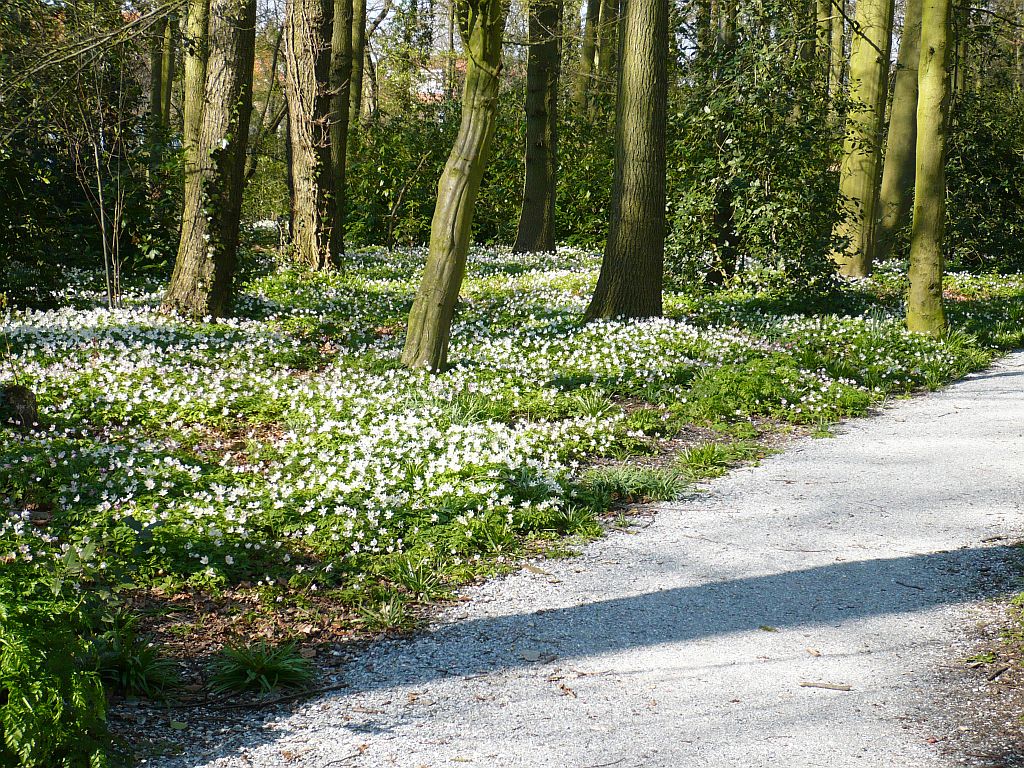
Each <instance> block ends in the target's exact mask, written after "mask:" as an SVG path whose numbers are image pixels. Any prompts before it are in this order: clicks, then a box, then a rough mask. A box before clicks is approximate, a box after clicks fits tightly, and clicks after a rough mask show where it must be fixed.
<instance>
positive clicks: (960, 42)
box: [953, 0, 971, 95]
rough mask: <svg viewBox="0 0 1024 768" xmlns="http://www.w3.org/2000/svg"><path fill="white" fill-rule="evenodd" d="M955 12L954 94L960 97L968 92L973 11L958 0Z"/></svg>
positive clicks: (964, 1)
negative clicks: (968, 66)
mask: <svg viewBox="0 0 1024 768" xmlns="http://www.w3.org/2000/svg"><path fill="white" fill-rule="evenodd" d="M955 11H956V58H955V59H954V60H953V72H954V76H953V92H954V93H956V94H958V95H959V94H961V93H963V92H964V91H966V90H967V59H968V54H969V51H968V31H969V30H970V26H971V9H970V6H969V5H968V3H967V0H958V2H957V4H956V6H955Z"/></svg>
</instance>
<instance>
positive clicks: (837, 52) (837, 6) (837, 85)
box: [828, 0, 846, 114]
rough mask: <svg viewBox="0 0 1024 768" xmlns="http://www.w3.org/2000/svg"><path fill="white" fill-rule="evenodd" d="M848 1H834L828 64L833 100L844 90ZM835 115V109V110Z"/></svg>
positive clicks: (830, 90) (829, 87)
mask: <svg viewBox="0 0 1024 768" xmlns="http://www.w3.org/2000/svg"><path fill="white" fill-rule="evenodd" d="M845 3H846V0H832V18H831V20H830V26H831V29H830V32H829V34H830V37H831V43H830V45H829V62H828V93H829V96H831V97H832V98H833V99H834V98H836V96H838V95H839V94H840V93H841V92H842V90H843V64H844V63H845V61H846V51H845V48H844V46H845V42H846V18H845V17H844V15H843V13H842V11H843V9H844V8H845ZM833 114H835V109H834V108H833Z"/></svg>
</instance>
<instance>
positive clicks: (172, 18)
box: [160, 13, 178, 128]
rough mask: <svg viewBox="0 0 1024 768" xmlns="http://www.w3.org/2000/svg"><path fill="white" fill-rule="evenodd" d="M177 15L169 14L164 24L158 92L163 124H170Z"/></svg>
mask: <svg viewBox="0 0 1024 768" xmlns="http://www.w3.org/2000/svg"><path fill="white" fill-rule="evenodd" d="M177 32H178V15H177V14H176V13H172V14H169V15H168V17H167V22H166V24H164V40H163V53H162V56H161V59H162V60H161V63H160V74H161V76H162V79H163V82H162V84H161V85H162V86H163V87H162V88H161V92H160V104H161V106H160V116H161V118H162V119H163V122H164V126H166V127H167V128H170V126H171V94H172V92H173V91H174V71H175V69H176V66H175V64H176V54H177V51H176V50H175V44H176V42H177Z"/></svg>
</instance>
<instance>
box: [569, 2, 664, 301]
mask: <svg viewBox="0 0 1024 768" xmlns="http://www.w3.org/2000/svg"><path fill="white" fill-rule="evenodd" d="M622 34H623V40H622V49H621V50H622V61H621V62H620V66H619V83H618V95H617V97H616V100H615V177H614V180H613V182H612V206H611V221H610V226H609V230H608V241H607V243H606V244H605V249H604V259H603V261H602V263H601V274H600V275H599V276H598V280H597V288H596V289H595V291H594V297H593V299H591V302H590V306H589V307H588V308H587V315H586V316H587V319H588V320H592V319H595V318H611V317H618V316H627V317H652V316H660V315H661V313H662V306H661V289H662V281H663V273H664V260H665V125H666V119H667V107H666V101H667V90H668V0H625V11H624V19H623V25H622Z"/></svg>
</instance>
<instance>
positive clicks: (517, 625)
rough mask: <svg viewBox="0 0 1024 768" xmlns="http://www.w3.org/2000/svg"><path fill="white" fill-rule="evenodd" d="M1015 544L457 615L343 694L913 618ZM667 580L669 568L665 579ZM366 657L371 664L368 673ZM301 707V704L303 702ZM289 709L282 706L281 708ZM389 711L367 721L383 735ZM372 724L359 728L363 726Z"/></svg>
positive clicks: (237, 745)
mask: <svg viewBox="0 0 1024 768" xmlns="http://www.w3.org/2000/svg"><path fill="white" fill-rule="evenodd" d="M1020 556H1021V552H1020V550H1017V549H1015V548H1013V547H1010V546H993V547H980V548H964V549H959V550H954V551H946V552H937V553H934V554H924V555H914V556H907V557H899V558H893V559H879V560H864V561H856V562H836V563H833V564H829V565H824V566H818V567H813V568H807V569H805V570H795V571H787V572H783V573H776V574H771V575H765V576H757V577H750V578H740V579H733V580H723V581H714V582H709V583H702V584H695V585H692V586H682V587H675V588H669V589H665V590H662V591H657V592H649V593H642V594H637V595H632V596H624V597H618V598H613V599H610V600H600V601H595V602H589V603H584V604H581V605H574V606H569V607H563V608H556V609H552V610H538V611H534V612H530V613H520V614H515V615H511V616H500V617H482V618H474V619H467V620H463V621H456V622H454V623H451V624H446V625H443V626H441V627H439V628H437V629H434V630H433V631H429V632H423V633H419V634H417V635H414V636H413V637H411V638H407V639H400V640H395V641H387V642H383V643H380V644H378V645H376V646H371V648H370V650H369V652H368V653H366V654H364V655H361V656H360V657H359V659H358V662H357V665H356V666H353V667H352V668H351V669H350V670H349V673H348V674H346V676H345V681H346V682H347V683H348V684H349V686H350V687H349V688H348V689H346V690H345V691H342V692H340V693H339V694H336V696H340V697H343V696H347V695H349V694H355V693H359V692H369V691H374V690H382V689H390V688H393V687H398V686H403V685H410V686H419V685H423V684H426V683H430V682H432V681H435V680H438V679H442V678H447V677H464V676H476V675H484V674H488V673H491V672H496V671H500V670H507V669H511V668H515V667H520V666H528V665H529V664H530V661H529V660H527V659H526V658H524V655H523V650H524V649H529V651H530V652H532V653H539V654H540V655H541V656H542V660H543V658H544V657H547V656H557V657H558V658H560V659H563V660H564V659H573V660H576V661H580V660H582V659H584V658H586V657H591V656H596V655H599V654H605V653H615V652H619V651H628V650H631V649H640V648H644V647H649V646H654V645H658V644H663V643H685V642H688V641H698V640H705V639H711V638H720V637H722V636H726V635H729V634H733V633H740V632H747V631H751V630H756V629H758V628H759V627H761V626H764V625H770V626H772V627H777V628H779V629H787V628H796V627H815V626H838V625H841V624H842V623H844V622H851V621H857V620H861V619H866V618H870V617H876V616H883V615H909V614H914V613H917V612H923V611H927V610H929V609H932V608H935V607H938V606H943V605H951V604H958V603H963V602H967V601H973V600H977V599H979V598H984V597H991V596H995V595H997V594H1001V593H1004V592H1005V591H1006V590H1007V588H1008V586H1009V585H1008V584H1007V583H1006V579H1005V578H1003V576H1004V575H1005V574H1004V571H1003V568H1002V567H1001V565H1002V564H1004V563H1006V562H1008V561H1009V560H1011V559H1013V560H1019V559H1020ZM665 575H666V577H670V574H665ZM366 662H372V664H373V666H372V669H371V670H369V671H367V670H366V668H365V666H364V665H365V663H366ZM301 706H302V705H301V704H297V705H295V707H294V709H300V708H301ZM280 714H281V715H286V714H287V711H282V712H281V713H280ZM386 719H387V718H386V717H384V718H382V719H381V721H380V722H378V723H373V724H371V725H370V727H371V729H373V730H376V729H378V728H379V729H380V730H387V729H388V727H389V726H388V723H387V722H386ZM366 725H367V724H364V726H363V729H365V728H366ZM287 732H288V731H287V729H285V730H276V731H266V730H259V729H253V730H252V731H250V732H248V733H246V734H244V736H242V737H241V738H242V739H243V740H242V741H235V742H229V743H224V744H222V745H221V747H220V748H219V749H218V750H216V752H215V753H213V754H209V753H207V754H205V755H198V754H197V755H193V756H190V758H192V759H190V760H188V761H186V762H184V763H180V762H177V761H176V763H175V764H176V765H182V764H184V765H198V764H200V763H201V762H205V761H206V760H212V759H215V758H217V757H228V756H231V755H237V754H238V753H239V751H240V750H241V749H242V748H250V749H251V748H254V747H256V746H258V745H260V744H264V743H268V742H270V741H273V740H274V739H275V738H279V737H281V736H284V735H285V734H286V733H287Z"/></svg>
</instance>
